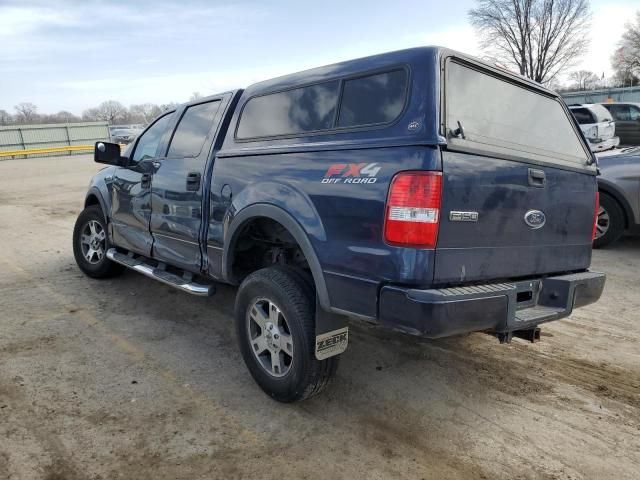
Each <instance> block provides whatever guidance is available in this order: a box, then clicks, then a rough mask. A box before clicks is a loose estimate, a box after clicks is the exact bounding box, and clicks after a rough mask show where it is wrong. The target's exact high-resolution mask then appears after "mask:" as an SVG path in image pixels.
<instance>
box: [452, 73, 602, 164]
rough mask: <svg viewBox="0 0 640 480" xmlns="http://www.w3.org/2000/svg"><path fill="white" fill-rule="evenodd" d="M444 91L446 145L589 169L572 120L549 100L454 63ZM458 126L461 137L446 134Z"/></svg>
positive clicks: (588, 161) (559, 104) (553, 101)
mask: <svg viewBox="0 0 640 480" xmlns="http://www.w3.org/2000/svg"><path fill="white" fill-rule="evenodd" d="M445 92H446V99H445V102H446V103H445V111H446V118H445V122H446V129H447V132H448V133H449V141H450V143H451V144H452V145H456V146H460V147H462V148H471V149H473V150H475V151H481V152H486V153H487V154H502V155H508V156H514V157H518V158H523V159H525V160H534V161H540V162H545V163H550V164H563V165H566V166H571V167H576V166H578V165H580V166H586V165H588V164H590V158H591V157H590V156H589V154H588V153H587V150H586V147H585V146H583V143H582V142H581V140H580V137H579V134H578V133H577V132H576V130H575V129H574V127H573V121H572V120H571V118H570V117H569V114H568V113H567V112H566V111H565V109H564V107H563V105H562V104H561V103H560V101H558V100H557V99H556V98H554V97H550V96H547V95H545V94H544V93H542V92H538V91H536V90H533V89H530V88H527V86H526V85H520V84H518V83H513V82H512V81H509V80H508V79H506V78H505V79H502V78H501V77H499V76H493V75H491V74H489V73H485V72H484V71H480V70H476V69H475V68H471V67H467V66H465V65H462V64H459V63H457V62H454V61H450V62H448V64H447V73H446V90H445ZM458 122H460V125H462V127H463V130H464V137H465V138H462V136H457V137H456V136H455V135H451V132H453V131H454V130H456V129H457V128H458Z"/></svg>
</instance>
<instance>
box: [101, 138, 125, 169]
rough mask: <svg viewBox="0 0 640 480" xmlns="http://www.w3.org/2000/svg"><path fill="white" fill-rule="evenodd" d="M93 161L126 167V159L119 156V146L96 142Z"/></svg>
mask: <svg viewBox="0 0 640 480" xmlns="http://www.w3.org/2000/svg"><path fill="white" fill-rule="evenodd" d="M93 161H94V162H97V163H106V164H107V165H116V166H118V167H125V166H126V165H127V157H123V156H122V155H120V145H118V144H117V143H109V142H96V145H95V147H94V149H93Z"/></svg>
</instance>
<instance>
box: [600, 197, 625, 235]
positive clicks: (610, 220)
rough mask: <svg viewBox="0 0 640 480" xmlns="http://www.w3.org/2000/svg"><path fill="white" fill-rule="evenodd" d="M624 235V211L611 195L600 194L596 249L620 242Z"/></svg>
mask: <svg viewBox="0 0 640 480" xmlns="http://www.w3.org/2000/svg"><path fill="white" fill-rule="evenodd" d="M623 233H624V211H623V210H622V207H621V206H620V204H619V203H618V201H617V200H616V199H615V198H613V197H612V196H611V195H608V194H606V193H604V192H600V210H599V211H598V227H597V229H596V238H595V239H594V241H593V247H594V248H601V247H605V246H607V245H609V244H611V243H613V242H615V241H616V240H618V239H619V238H620V237H621V236H622V234H623Z"/></svg>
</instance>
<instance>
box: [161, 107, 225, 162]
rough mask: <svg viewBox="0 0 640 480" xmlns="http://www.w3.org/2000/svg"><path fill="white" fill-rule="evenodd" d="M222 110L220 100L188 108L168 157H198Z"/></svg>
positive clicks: (172, 142)
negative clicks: (219, 109) (216, 117)
mask: <svg viewBox="0 0 640 480" xmlns="http://www.w3.org/2000/svg"><path fill="white" fill-rule="evenodd" d="M218 108H220V100H216V101H213V102H207V103H200V104H198V105H193V106H191V107H188V108H187V109H186V110H185V112H184V115H182V118H181V119H180V123H179V124H178V127H177V128H176V131H175V133H174V134H173V138H172V139H171V145H170V146H169V153H167V157H197V156H198V155H200V151H201V150H202V146H203V145H204V142H205V140H206V138H207V135H208V134H209V131H210V130H211V127H212V125H213V119H214V118H215V116H216V113H217V112H218Z"/></svg>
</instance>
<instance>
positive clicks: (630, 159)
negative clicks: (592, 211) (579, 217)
mask: <svg viewBox="0 0 640 480" xmlns="http://www.w3.org/2000/svg"><path fill="white" fill-rule="evenodd" d="M598 167H599V169H600V176H599V177H598V191H599V192H600V208H599V210H598V221H597V225H596V235H595V240H594V246H595V247H604V246H605V245H609V244H610V243H612V242H614V241H616V240H617V239H618V238H620V236H621V235H622V234H623V233H624V232H625V231H627V232H629V233H636V234H640V147H630V148H626V149H622V150H616V151H614V152H605V153H602V154H599V155H598Z"/></svg>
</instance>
